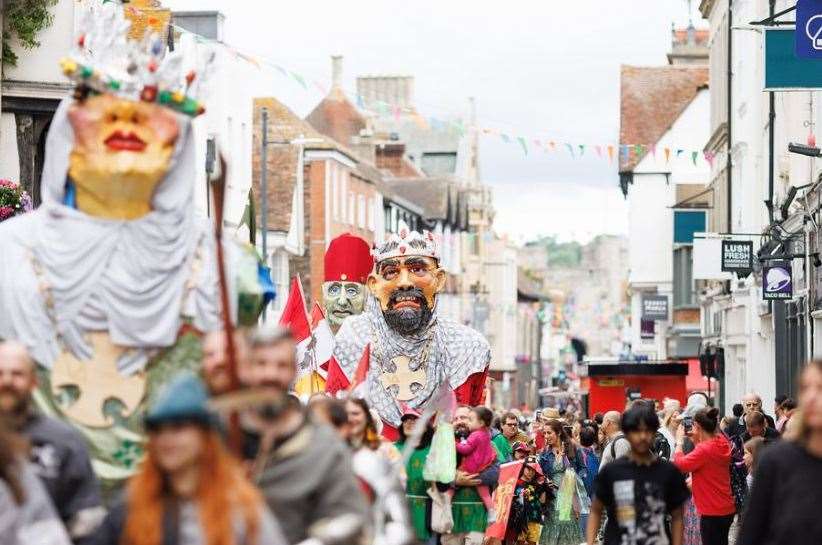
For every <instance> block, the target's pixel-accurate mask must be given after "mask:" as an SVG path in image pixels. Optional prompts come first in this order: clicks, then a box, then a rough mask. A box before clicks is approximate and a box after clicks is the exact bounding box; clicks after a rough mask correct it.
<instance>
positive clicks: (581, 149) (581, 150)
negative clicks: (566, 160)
mask: <svg viewBox="0 0 822 545" xmlns="http://www.w3.org/2000/svg"><path fill="white" fill-rule="evenodd" d="M583 155H585V144H580V145H579V156H580V157H582V156H583Z"/></svg>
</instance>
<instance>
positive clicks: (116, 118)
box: [61, 9, 213, 220]
mask: <svg viewBox="0 0 822 545" xmlns="http://www.w3.org/2000/svg"><path fill="white" fill-rule="evenodd" d="M84 15H85V16H84V18H83V20H82V21H81V23H80V34H79V36H78V39H77V42H76V44H75V47H74V49H73V50H72V51H71V53H70V56H69V57H67V58H65V59H63V60H62V61H61V67H62V69H63V73H64V74H65V75H66V76H67V77H68V78H69V79H71V80H72V81H73V82H74V84H75V86H76V90H75V98H76V99H77V100H76V101H75V102H74V103H73V104H71V106H70V107H69V110H68V120H69V123H70V124H71V128H72V131H73V134H74V143H73V147H72V149H71V153H70V155H69V162H68V176H69V180H70V185H71V191H72V192H73V193H72V195H71V197H72V198H70V199H69V202H68V203H69V204H70V205H72V206H76V208H77V209H79V210H81V211H83V212H85V213H86V214H88V215H90V216H96V217H100V218H106V219H117V220H134V219H138V218H140V217H142V216H145V215H146V214H148V213H149V212H150V211H151V210H152V200H153V198H154V196H155V192H156V190H157V187H158V185H159V184H160V182H161V181H162V180H163V179H164V178H165V177H166V174H168V172H169V169H170V166H171V161H172V156H173V154H174V152H175V148H176V145H177V142H178V139H179V137H180V134H181V133H184V132H185V127H184V126H183V125H185V124H187V122H186V121H185V117H186V116H196V115H199V114H201V113H202V112H203V111H204V108H203V107H202V105H201V104H200V102H198V101H197V100H196V99H195V98H193V97H194V96H195V95H196V94H197V93H198V92H199V91H201V82H202V80H203V79H204V78H203V72H204V71H205V70H204V69H205V67H207V66H209V65H210V64H211V62H210V61H211V60H213V57H212V58H211V59H209V60H208V61H206V62H203V63H202V65H201V66H200V67H198V68H200V69H199V70H198V69H194V70H188V71H186V70H184V69H183V68H182V62H183V60H182V57H181V56H180V55H173V54H172V55H167V54H166V51H165V43H164V41H163V40H162V39H161V38H159V37H158V36H156V35H147V36H146V37H145V38H144V39H143V41H142V42H141V43H138V42H134V41H132V40H128V39H126V31H127V29H128V26H129V24H130V23H129V21H128V20H127V19H125V18H124V17H123V16H122V14H121V13H118V12H117V11H116V10H109V9H102V10H89V11H88V12H86V13H85V14H84ZM180 114H185V115H182V116H181V115H180Z"/></svg>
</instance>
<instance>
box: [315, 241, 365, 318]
mask: <svg viewBox="0 0 822 545" xmlns="http://www.w3.org/2000/svg"><path fill="white" fill-rule="evenodd" d="M372 268H374V258H373V257H371V246H369V245H368V243H367V242H366V241H365V240H363V239H361V238H360V237H357V236H354V235H350V234H348V233H345V234H342V235H340V236H338V237H337V238H335V239H333V240H332V241H331V244H329V245H328V250H326V251H325V282H323V306H324V307H325V317H326V319H327V320H328V323H329V325H330V326H331V331H333V332H334V333H335V334H336V333H337V332H338V331H339V330H340V326H341V325H342V323H343V320H345V319H346V318H348V317H349V316H354V315H356V314H360V313H362V311H363V307H364V306H365V298H366V295H367V292H366V285H365V283H366V281H367V279H368V275H369V274H370V273H371V269H372Z"/></svg>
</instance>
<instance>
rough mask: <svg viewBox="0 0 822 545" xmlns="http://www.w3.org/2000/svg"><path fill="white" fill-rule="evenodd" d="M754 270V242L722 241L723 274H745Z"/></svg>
mask: <svg viewBox="0 0 822 545" xmlns="http://www.w3.org/2000/svg"><path fill="white" fill-rule="evenodd" d="M751 269H753V242H751V241H750V240H723V241H722V272H745V273H749V272H750V271H751Z"/></svg>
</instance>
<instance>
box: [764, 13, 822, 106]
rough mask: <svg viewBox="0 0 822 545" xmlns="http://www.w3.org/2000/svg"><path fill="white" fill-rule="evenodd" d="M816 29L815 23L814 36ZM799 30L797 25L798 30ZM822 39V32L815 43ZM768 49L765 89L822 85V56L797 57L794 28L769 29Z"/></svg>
mask: <svg viewBox="0 0 822 545" xmlns="http://www.w3.org/2000/svg"><path fill="white" fill-rule="evenodd" d="M818 22H819V23H822V21H818ZM812 26H813V25H812ZM815 29H816V27H815V26H813V28H812V29H811V33H812V35H813V32H815ZM799 31H800V28H799V25H797V33H798V32H799ZM820 38H822V35H818V36H816V38H814V39H813V43H817V44H818V43H820V42H819V39H820ZM809 42H810V38H809ZM764 50H765V85H764V90H765V91H806V90H814V89H820V88H822V56H818V57H813V58H800V57H797V55H796V52H795V40H794V31H793V29H782V28H778V29H777V28H766V29H765V47H764Z"/></svg>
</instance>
